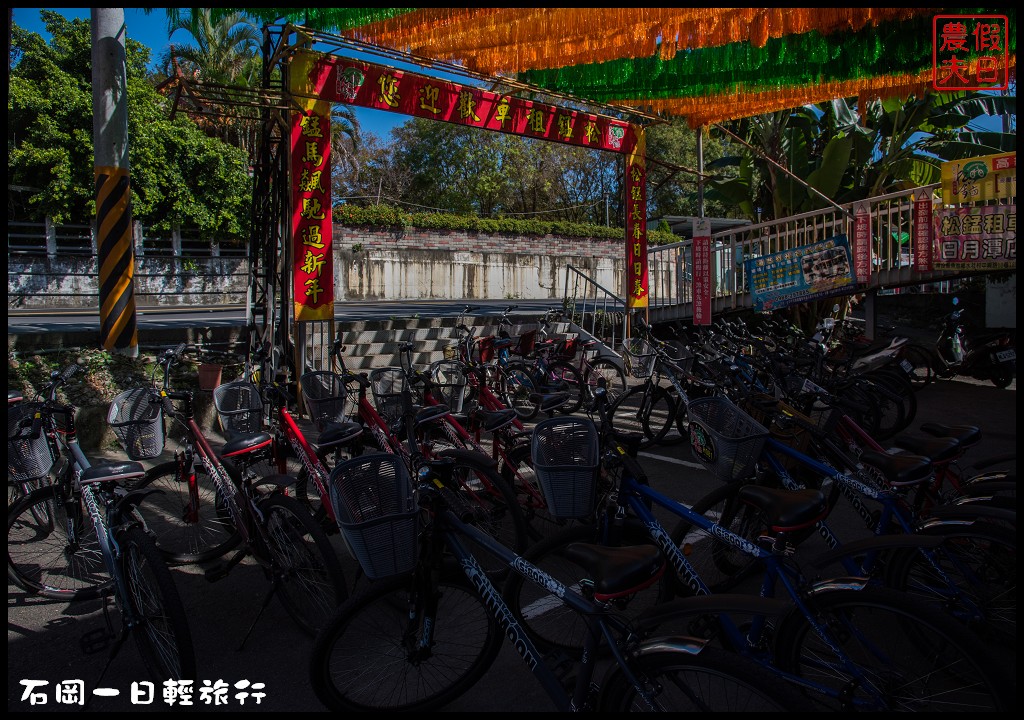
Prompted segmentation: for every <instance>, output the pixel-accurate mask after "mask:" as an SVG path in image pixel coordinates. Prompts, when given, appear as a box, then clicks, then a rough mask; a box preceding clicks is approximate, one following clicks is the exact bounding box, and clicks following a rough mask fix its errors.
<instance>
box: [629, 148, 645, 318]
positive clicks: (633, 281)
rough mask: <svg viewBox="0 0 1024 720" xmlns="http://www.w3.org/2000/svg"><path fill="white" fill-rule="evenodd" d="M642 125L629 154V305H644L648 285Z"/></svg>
mask: <svg viewBox="0 0 1024 720" xmlns="http://www.w3.org/2000/svg"><path fill="white" fill-rule="evenodd" d="M645 152H646V142H645V136H644V131H643V128H637V143H636V148H635V152H632V153H630V154H629V156H628V157H627V158H626V307H627V308H630V309H632V308H643V307H647V303H648V287H647V280H648V277H647V161H646V158H645V157H644V153H645Z"/></svg>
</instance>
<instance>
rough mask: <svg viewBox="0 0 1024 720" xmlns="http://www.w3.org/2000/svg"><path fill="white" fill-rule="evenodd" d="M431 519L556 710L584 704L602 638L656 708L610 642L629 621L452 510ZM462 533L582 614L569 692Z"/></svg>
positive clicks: (685, 642) (686, 642) (681, 646)
mask: <svg viewBox="0 0 1024 720" xmlns="http://www.w3.org/2000/svg"><path fill="white" fill-rule="evenodd" d="M421 492H422V491H421ZM426 492H432V491H431V490H430V486H427V488H426ZM434 523H435V528H434V534H435V536H437V539H438V541H440V542H443V543H444V544H445V545H446V546H447V547H448V548H449V550H450V551H451V553H452V554H453V555H454V556H455V557H456V559H457V560H458V565H459V567H460V568H461V569H462V571H463V573H464V574H465V575H466V577H467V579H468V580H469V581H470V583H472V585H473V587H474V588H475V589H476V590H477V592H478V594H479V595H480V597H481V599H482V600H483V602H484V605H485V606H486V607H487V608H488V609H489V610H490V612H491V614H492V615H493V616H494V618H495V619H496V620H497V621H498V623H499V625H500V626H501V629H502V631H503V633H504V634H505V637H506V638H508V640H509V641H510V642H511V643H512V645H513V647H514V648H515V649H516V652H517V653H518V654H519V656H520V658H522V660H523V662H524V663H525V664H526V666H527V667H528V668H529V670H530V672H531V673H532V674H533V676H534V677H536V678H537V680H538V681H539V682H540V684H541V686H542V687H543V688H544V690H545V691H546V692H547V694H548V696H549V697H551V699H552V700H553V701H554V703H555V705H556V706H557V707H558V709H559V710H560V711H563V712H568V711H576V710H580V709H583V708H586V707H587V706H588V700H589V698H590V695H591V692H592V682H591V681H592V680H593V677H594V673H595V671H596V669H597V660H598V657H599V652H598V650H599V649H600V647H601V645H602V644H606V645H607V646H608V648H609V649H610V651H611V653H612V656H613V658H614V660H615V662H616V663H618V664H619V665H620V666H621V667H622V669H623V671H624V672H625V673H626V675H627V677H628V678H629V680H630V682H631V683H632V684H633V686H634V687H635V688H636V690H637V692H638V693H639V695H640V696H641V697H642V698H644V700H645V701H646V703H647V704H648V706H650V707H651V708H652V709H657V705H656V704H655V702H654V701H653V698H652V697H651V695H650V693H649V692H648V691H647V689H646V688H645V687H644V684H643V683H642V682H641V681H640V680H638V679H637V678H636V677H635V675H634V674H633V673H632V672H630V670H629V666H628V664H627V662H626V658H625V656H624V655H623V653H622V649H621V648H620V647H619V646H618V644H617V643H616V642H615V638H614V635H613V633H619V634H620V635H626V633H628V632H629V630H628V626H627V625H626V623H625V622H624V621H623V620H621V619H620V618H618V617H616V616H615V615H612V614H610V613H605V612H595V604H594V603H593V602H591V601H589V600H587V599H586V598H584V597H583V596H582V595H580V594H578V593H576V592H575V591H573V590H572V589H571V588H568V587H566V586H565V585H563V584H561V583H560V582H558V581H557V580H555V579H554V578H553V577H551V576H550V575H548V574H547V573H545V572H544V571H543V570H541V569H540V568H538V567H537V566H535V565H533V564H532V563H530V562H529V561H527V560H524V559H523V558H522V557H520V556H519V555H516V554H515V553H514V552H512V551H511V550H509V549H508V548H506V547H505V546H504V545H502V544H500V543H498V542H496V541H495V540H494V539H492V538H491V537H489V536H488V535H487V534H485V533H483V532H481V531H480V530H478V529H477V528H475V527H473V526H471V525H467V524H466V523H464V522H462V521H461V520H459V518H458V517H457V516H456V515H455V513H453V512H452V511H451V510H448V509H445V510H444V511H443V512H440V513H436V514H435V515H434ZM438 525H439V526H440V527H439V528H438V527H437V526H438ZM462 537H465V538H467V539H469V540H472V541H474V542H476V543H478V544H480V545H482V546H484V548H485V549H486V550H487V551H488V552H490V553H493V554H494V555H495V556H497V557H499V558H500V559H501V560H502V561H503V562H504V563H506V564H507V565H508V567H509V568H510V569H511V570H513V571H514V572H516V573H518V574H519V575H521V576H522V577H523V578H524V579H525V580H527V581H529V582H531V583H533V584H535V585H538V586H539V587H542V588H544V589H545V591H547V592H548V593H550V594H551V595H552V596H553V597H557V598H558V599H559V600H560V601H561V602H562V603H564V604H566V605H568V606H569V607H570V608H571V609H572V610H574V611H575V612H577V613H579V614H580V616H581V617H582V618H584V620H585V621H586V623H587V627H588V630H589V632H588V633H587V637H586V640H585V645H584V653H583V657H582V659H581V660H580V661H579V663H578V665H577V670H578V672H577V674H576V682H575V685H574V688H573V692H572V695H571V697H570V696H569V694H568V693H566V691H565V689H564V688H563V687H562V685H561V683H560V682H559V680H558V678H557V676H556V675H555V673H554V671H553V670H552V669H551V668H550V667H549V666H548V665H547V664H546V663H545V662H544V660H543V653H541V652H539V651H538V650H537V647H536V646H535V645H534V644H533V642H532V641H531V640H530V638H529V636H528V635H527V633H526V632H525V631H524V630H523V629H522V628H521V627H520V626H519V625H518V624H517V623H516V622H515V619H514V616H513V614H512V611H511V609H510V608H509V607H508V605H507V604H506V603H505V600H504V599H503V598H502V595H501V593H500V592H499V590H498V589H497V588H496V587H495V586H494V583H493V582H491V579H490V578H489V577H488V576H487V572H486V571H485V570H484V569H483V568H482V567H481V566H480V564H479V563H478V562H477V560H476V558H475V557H474V555H473V554H472V553H470V552H469V550H468V549H467V548H466V546H465V545H464V544H463V541H462ZM433 610H434V611H436V601H435V602H434V604H433ZM423 625H424V629H425V632H424V637H423V638H422V640H421V643H422V645H423V647H429V646H430V644H431V637H430V633H429V628H431V627H432V626H433V623H431V622H430V621H429V618H427V619H425V620H424V623H423ZM662 642H663V640H662ZM704 644H706V643H704V642H703V641H699V640H695V639H690V638H686V639H678V640H677V643H676V645H677V647H676V648H674V649H676V651H678V652H690V653H693V652H697V651H699V648H701V647H703V645H704Z"/></svg>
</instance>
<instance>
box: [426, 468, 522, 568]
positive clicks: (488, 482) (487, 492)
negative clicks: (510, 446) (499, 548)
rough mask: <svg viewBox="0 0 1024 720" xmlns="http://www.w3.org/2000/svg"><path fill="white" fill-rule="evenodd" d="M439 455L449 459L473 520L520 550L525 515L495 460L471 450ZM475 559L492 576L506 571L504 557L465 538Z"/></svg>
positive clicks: (460, 492) (516, 550)
mask: <svg viewBox="0 0 1024 720" xmlns="http://www.w3.org/2000/svg"><path fill="white" fill-rule="evenodd" d="M441 457H450V458H452V460H453V466H452V482H453V487H455V488H458V491H459V498H460V499H461V500H462V501H463V502H464V504H465V505H464V507H465V509H467V510H469V511H470V513H471V515H472V517H473V524H474V525H476V526H477V527H478V528H480V529H481V530H483V531H484V532H485V533H487V534H488V535H490V536H491V537H492V538H494V539H495V540H497V541H498V542H499V543H501V544H502V545H504V546H505V547H507V548H509V549H510V550H514V551H515V552H517V553H521V552H523V551H524V550H525V549H526V548H527V546H528V544H529V542H530V538H529V535H528V531H527V524H526V517H525V515H524V514H523V510H522V508H521V507H520V506H519V502H518V500H517V498H516V493H515V491H513V489H512V488H511V487H510V486H509V484H508V483H507V482H505V480H504V479H502V477H501V475H500V474H499V473H498V470H497V467H496V464H495V463H494V461H492V460H491V459H490V458H489V457H487V456H486V455H480V454H479V453H475V452H473V451H466V450H463V451H459V450H448V451H443V452H442V453H441ZM466 542H467V545H468V546H469V547H470V549H471V551H472V552H473V554H474V555H476V558H477V560H478V561H479V562H480V564H481V565H482V566H483V567H484V569H485V570H487V572H488V573H489V574H491V575H492V576H494V577H499V576H504V575H505V574H507V572H508V567H507V564H506V563H505V561H504V560H501V559H500V558H497V557H495V556H494V555H492V554H491V553H489V552H487V551H485V550H484V548H483V547H481V546H479V545H478V544H477V543H474V542H472V541H470V540H466Z"/></svg>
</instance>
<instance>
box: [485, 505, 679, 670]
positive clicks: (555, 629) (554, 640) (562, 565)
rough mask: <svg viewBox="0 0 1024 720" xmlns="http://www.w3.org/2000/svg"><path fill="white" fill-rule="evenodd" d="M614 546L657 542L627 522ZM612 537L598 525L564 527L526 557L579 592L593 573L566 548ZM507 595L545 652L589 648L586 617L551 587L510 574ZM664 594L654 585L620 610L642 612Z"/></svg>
mask: <svg viewBox="0 0 1024 720" xmlns="http://www.w3.org/2000/svg"><path fill="white" fill-rule="evenodd" d="M616 534H617V537H616V539H615V540H614V541H612V542H613V544H614V545H616V546H620V545H653V544H654V541H653V540H652V539H651V537H650V535H649V534H648V533H647V531H646V530H645V529H644V528H643V527H642V526H640V525H637V524H632V523H627V524H624V525H621V526H620V527H618V528H616ZM608 542H609V540H608V536H605V535H604V533H602V531H601V530H600V529H599V528H597V527H596V526H595V525H593V524H591V525H576V526H571V527H567V528H564V529H563V530H561V531H560V532H557V533H555V534H553V535H551V536H550V537H548V538H546V539H544V540H542V541H540V542H538V543H536V544H535V545H532V546H531V547H530V548H529V549H528V550H527V551H526V552H525V553H523V556H522V557H523V559H524V560H527V561H529V562H531V563H532V564H534V565H536V566H537V567H538V568H540V569H541V570H543V571H544V572H546V573H547V574H548V575H550V576H551V577H553V578H554V579H555V580H558V581H559V582H561V583H562V584H563V585H565V586H566V587H569V588H573V589H575V590H576V591H577V592H578V591H579V583H580V580H582V579H584V578H586V577H587V573H586V572H585V571H584V569H583V568H582V567H580V566H579V565H578V564H576V563H575V562H573V561H572V560H570V559H569V558H567V557H566V556H565V549H566V548H567V547H568V546H569V545H572V544H574V543H594V544H608ZM502 596H503V597H504V598H505V602H506V603H507V604H508V606H509V609H510V610H511V611H512V615H513V617H514V618H515V619H516V622H517V623H518V624H519V625H520V626H521V627H522V628H523V629H525V630H526V632H527V633H528V634H529V635H530V638H531V639H532V640H533V641H534V643H535V644H536V645H537V648H538V649H539V650H541V651H543V652H556V653H561V654H564V655H565V656H567V657H570V658H573V659H578V658H579V656H580V654H581V653H582V652H583V639H584V636H585V635H586V633H587V625H586V623H585V622H584V620H583V618H582V616H580V614H579V613H577V612H576V611H575V610H572V609H571V608H570V607H569V606H567V605H565V604H563V603H562V602H561V601H560V600H559V599H558V598H557V597H555V596H554V595H552V594H551V593H550V592H549V591H548V590H547V589H546V588H544V587H542V586H539V585H537V584H535V583H533V582H530V581H529V580H525V579H524V578H523V577H522V576H521V575H519V574H518V573H513V574H511V575H510V576H509V578H508V580H507V581H506V583H505V586H504V588H503V589H502ZM659 596H660V590H659V589H658V587H656V586H652V587H651V588H648V589H646V590H644V591H642V592H641V593H639V594H637V595H634V596H631V597H627V598H622V599H621V600H614V601H612V602H613V603H615V605H616V608H617V609H618V611H619V612H620V613H624V614H629V615H630V616H635V615H639V614H641V613H642V612H644V611H645V610H648V609H649V608H651V607H652V606H653V605H654V604H655V603H656V602H657V601H658V598H659Z"/></svg>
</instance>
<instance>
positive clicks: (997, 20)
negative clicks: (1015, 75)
mask: <svg viewBox="0 0 1024 720" xmlns="http://www.w3.org/2000/svg"><path fill="white" fill-rule="evenodd" d="M932 23H933V25H932V86H933V87H934V88H935V89H936V90H943V91H947V90H1005V89H1006V87H1007V86H1008V83H1009V75H1010V65H1009V57H1010V55H1009V37H1008V35H1007V33H1008V31H1009V20H1008V18H1007V16H1006V15H936V16H935V17H934V19H933V20H932Z"/></svg>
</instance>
